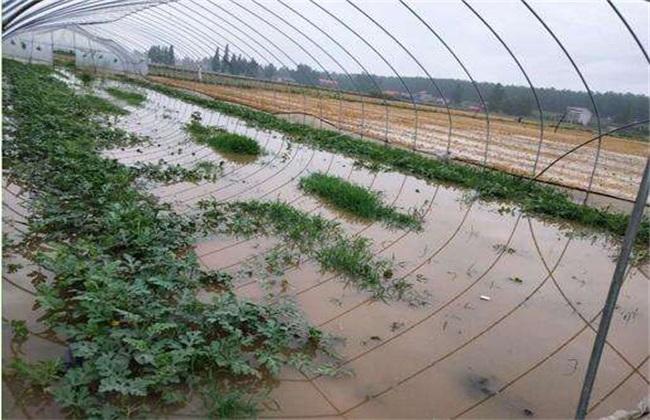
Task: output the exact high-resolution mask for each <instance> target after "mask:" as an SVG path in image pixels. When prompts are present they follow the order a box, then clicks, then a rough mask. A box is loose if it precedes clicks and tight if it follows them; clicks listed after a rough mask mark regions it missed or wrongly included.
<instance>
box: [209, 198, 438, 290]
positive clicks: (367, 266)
mask: <svg viewBox="0 0 650 420" xmlns="http://www.w3.org/2000/svg"><path fill="white" fill-rule="evenodd" d="M198 207H199V209H200V210H201V214H200V220H201V224H202V225H203V229H204V230H205V233H206V234H210V233H214V232H215V231H217V232H221V233H227V234H234V235H240V236H244V237H250V236H252V235H265V236H277V237H280V238H281V239H282V245H281V247H282V249H283V250H284V251H285V252H278V250H275V251H272V252H271V253H269V255H273V256H274V259H282V258H287V259H289V260H296V259H297V258H296V256H295V254H296V253H298V254H300V253H304V254H307V255H309V256H310V257H312V258H314V259H315V260H316V261H317V262H318V263H319V264H320V266H321V268H322V269H323V270H324V271H330V272H334V273H337V274H339V275H341V276H342V277H343V278H344V279H345V280H346V281H347V282H348V283H351V284H353V285H354V286H356V287H357V288H358V289H360V290H366V291H369V292H371V293H372V294H373V296H374V297H375V298H377V299H382V300H387V299H407V300H409V301H411V302H413V301H415V300H418V301H422V300H423V299H425V298H424V297H422V296H419V295H418V293H417V292H415V291H414V290H413V289H412V285H411V284H410V283H408V282H407V281H406V280H405V279H393V278H392V277H393V275H392V273H393V265H394V262H393V261H392V260H387V259H382V258H376V257H375V256H374V254H373V252H372V248H371V242H370V241H369V240H368V239H366V238H363V237H350V236H347V235H346V234H345V233H344V232H343V229H342V228H341V227H340V225H339V224H338V223H336V222H332V221H329V220H326V219H324V218H323V217H321V216H312V215H309V214H307V213H305V212H304V211H300V210H298V209H295V208H293V207H291V206H290V205H288V204H286V203H283V202H279V201H274V202H263V201H256V200H252V201H240V202H234V203H221V202H218V201H216V200H202V201H200V202H199V204H198ZM275 254H277V255H275ZM298 258H299V257H298Z"/></svg>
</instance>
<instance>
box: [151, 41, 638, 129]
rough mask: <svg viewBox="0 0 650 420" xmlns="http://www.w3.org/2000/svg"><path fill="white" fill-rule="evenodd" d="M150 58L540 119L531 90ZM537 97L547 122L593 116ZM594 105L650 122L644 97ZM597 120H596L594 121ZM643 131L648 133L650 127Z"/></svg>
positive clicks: (222, 56)
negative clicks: (573, 114) (570, 115)
mask: <svg viewBox="0 0 650 420" xmlns="http://www.w3.org/2000/svg"><path fill="white" fill-rule="evenodd" d="M148 57H149V59H150V61H151V62H152V63H160V64H167V65H174V64H178V65H180V66H182V67H185V68H189V69H196V68H198V67H201V68H203V69H204V70H210V71H214V72H218V73H227V74H232V75H240V76H248V77H255V78H261V79H267V80H284V81H293V82H295V83H300V84H304V85H309V86H317V85H319V84H320V80H321V79H329V78H330V77H331V78H332V79H333V80H335V81H336V82H337V83H338V86H339V88H340V89H343V90H349V91H355V92H360V93H363V94H367V95H372V96H377V97H387V94H386V92H397V93H398V94H400V95H401V96H402V97H403V98H404V99H408V98H409V96H408V91H410V92H411V93H417V94H420V93H421V92H426V93H427V94H429V95H430V96H433V97H435V98H437V99H438V101H439V102H440V101H441V95H440V93H442V97H444V98H445V100H446V101H447V103H448V104H449V105H450V106H453V107H458V108H463V107H468V106H471V105H475V106H481V98H480V97H479V95H478V93H477V89H478V91H480V93H481V96H482V98H483V102H485V103H486V104H487V107H488V109H489V110H490V112H494V113H501V114H506V115H511V116H515V117H528V118H539V110H538V108H537V103H536V101H535V98H534V96H533V94H532V91H531V89H530V88H529V87H527V86H513V85H502V84H501V83H490V82H478V83H477V84H476V87H475V86H474V85H473V84H472V83H471V82H469V81H465V80H457V79H434V81H435V84H436V85H437V89H436V86H434V84H433V83H432V82H431V80H429V79H428V78H424V77H402V80H400V79H398V78H397V77H393V76H377V75H370V76H368V75H366V74H352V75H346V74H341V73H329V74H326V73H324V72H319V71H317V70H315V69H313V68H311V67H310V66H309V65H306V64H299V65H298V66H297V67H296V68H295V69H289V68H287V67H276V66H275V65H274V64H272V63H269V64H266V65H262V64H260V63H258V62H257V61H256V60H255V59H253V58H246V57H244V56H242V55H241V54H235V53H233V52H232V51H231V49H230V46H229V45H226V46H225V48H224V50H223V52H222V51H221V50H220V48H216V50H215V53H214V55H212V57H204V58H202V59H200V60H192V59H189V58H183V59H182V60H180V61H179V60H177V59H176V58H175V57H174V46H173V45H170V46H169V47H165V46H158V45H155V46H152V47H151V48H150V49H149V51H148ZM438 89H439V90H440V92H438ZM536 92H537V96H538V98H539V102H540V105H541V108H542V110H543V113H544V116H545V118H547V119H549V120H559V119H560V118H561V117H562V115H564V113H565V112H566V109H567V107H583V108H587V109H589V110H591V111H593V107H592V104H591V100H590V98H589V96H588V94H587V93H586V92H581V91H573V90H568V89H555V88H536ZM594 101H595V102H596V105H597V107H598V111H599V114H600V117H601V119H602V120H603V121H604V123H605V124H618V125H621V124H627V123H630V122H633V121H643V120H647V119H649V118H650V116H649V114H650V111H649V109H650V106H649V105H650V103H649V101H648V97H647V96H646V95H637V94H632V93H617V92H604V93H600V92H598V93H595V94H594ZM594 120H595V119H592V121H594ZM594 122H595V121H594ZM641 130H643V131H644V132H645V131H647V126H646V127H644V128H642V129H641Z"/></svg>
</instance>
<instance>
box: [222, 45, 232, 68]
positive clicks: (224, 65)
mask: <svg viewBox="0 0 650 420" xmlns="http://www.w3.org/2000/svg"><path fill="white" fill-rule="evenodd" d="M229 52H230V47H229V45H228V44H226V49H225V50H224V52H223V58H222V59H221V71H222V72H224V73H230V71H231V69H230V55H229Z"/></svg>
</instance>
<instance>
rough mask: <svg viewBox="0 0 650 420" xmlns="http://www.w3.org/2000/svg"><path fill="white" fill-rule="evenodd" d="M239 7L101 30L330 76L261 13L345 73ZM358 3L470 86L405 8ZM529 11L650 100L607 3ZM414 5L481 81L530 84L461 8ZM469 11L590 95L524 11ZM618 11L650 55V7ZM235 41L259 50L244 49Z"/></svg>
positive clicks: (214, 7)
mask: <svg viewBox="0 0 650 420" xmlns="http://www.w3.org/2000/svg"><path fill="white" fill-rule="evenodd" d="M235 1H236V2H237V3H238V4H240V5H241V6H243V7H240V6H238V5H237V4H235V3H233V2H232V1H226V0H224V1H221V0H220V1H209V0H179V1H177V2H173V3H170V4H168V5H164V6H160V7H156V8H153V9H151V10H148V11H144V12H140V13H138V14H134V15H132V16H129V17H127V18H125V19H123V20H121V21H119V22H117V23H114V24H110V25H102V26H99V27H96V28H94V31H95V32H96V33H98V34H101V35H103V36H106V37H113V38H117V39H121V40H122V42H123V43H125V44H126V45H127V47H128V46H131V47H133V48H136V49H143V48H145V47H146V46H148V45H151V44H153V43H160V44H162V43H171V42H173V43H174V46H175V48H176V51H177V54H179V55H181V56H183V55H186V56H191V57H193V58H198V57H200V56H204V55H211V54H212V52H213V51H214V48H215V47H216V45H217V44H218V43H219V44H222V45H223V44H225V43H226V42H228V43H229V44H230V45H231V50H233V51H235V52H240V51H241V52H244V53H246V55H250V56H253V57H255V58H256V59H257V60H258V61H259V62H261V63H262V64H265V63H266V59H269V60H270V61H273V62H275V64H276V65H277V64H279V63H278V61H281V62H283V63H284V64H288V65H291V64H292V62H298V63H306V64H309V65H310V66H312V67H313V68H315V69H318V70H321V68H320V67H319V65H318V64H317V63H316V62H315V60H314V59H312V58H310V57H309V55H308V54H307V53H305V51H304V50H303V49H301V48H300V47H299V46H297V45H296V44H295V43H294V42H292V41H291V40H289V39H288V38H287V37H285V36H284V35H282V34H280V33H279V32H277V31H276V30H274V29H273V28H272V27H271V26H269V25H267V24H266V23H264V22H262V21H261V20H259V19H258V18H257V17H255V16H254V15H253V14H252V13H250V12H253V13H255V14H258V15H259V16H261V17H263V18H264V19H267V20H268V21H269V22H270V23H272V24H273V25H275V26H277V27H278V28H280V29H282V30H283V31H285V32H286V34H287V35H288V37H289V38H291V39H293V40H295V42H296V43H299V44H300V45H301V46H302V47H303V48H304V49H306V50H307V51H308V52H309V53H310V54H311V55H312V56H313V57H314V58H315V59H316V60H317V61H318V62H320V63H321V64H322V65H323V66H324V67H325V68H326V69H328V70H332V71H337V72H341V71H342V70H341V68H340V67H339V66H338V65H337V64H336V63H335V62H334V61H333V60H332V59H331V58H330V57H328V55H327V54H326V53H324V52H323V51H321V50H320V49H319V48H318V47H316V46H315V45H314V44H312V43H311V42H310V41H308V40H306V39H305V38H303V37H302V36H301V35H299V34H298V33H296V32H295V31H294V30H293V29H291V28H290V27H289V26H288V25H287V24H285V23H284V22H282V21H281V20H280V19H278V18H277V17H275V16H273V15H272V14H270V13H269V12H267V11H265V10H264V9H263V8H262V7H260V6H259V5H256V4H254V3H253V2H252V1H250V0H235ZM259 1H260V2H261V3H262V4H263V5H264V6H266V7H267V8H269V9H271V10H273V11H274V12H276V13H278V14H279V15H280V16H282V17H283V18H285V19H287V20H288V21H289V22H291V24H293V25H295V26H296V27H297V28H299V29H300V30H302V31H304V32H305V33H306V34H307V35H308V36H309V37H310V38H312V39H313V40H314V42H315V43H316V44H318V45H319V46H320V47H322V48H323V49H325V50H326V51H327V52H328V53H329V54H330V55H332V56H333V57H334V58H335V59H336V60H337V61H338V62H339V63H340V64H341V65H342V66H343V67H344V68H345V69H346V70H347V71H349V72H350V73H360V72H361V71H362V70H361V67H360V66H359V65H358V64H356V63H355V61H354V60H353V59H351V58H350V57H349V56H348V55H347V54H346V53H345V52H344V51H343V50H342V49H340V48H339V47H338V46H336V45H335V44H334V43H333V42H331V41H330V40H329V39H327V37H326V36H325V35H323V34H322V33H320V32H319V31H318V30H317V29H315V28H314V27H313V26H311V25H310V24H308V23H306V22H305V21H303V20H302V19H301V18H299V17H298V16H297V15H295V14H293V12H291V11H290V10H289V9H287V8H285V7H284V6H282V5H281V4H280V3H278V2H277V1H275V0H259ZM353 1H354V3H355V4H356V5H357V6H359V7H360V8H362V9H363V10H364V11H365V12H366V13H368V14H369V15H370V16H372V17H373V18H374V19H376V20H377V21H378V22H379V23H380V24H382V25H383V26H384V27H385V28H386V29H387V30H389V31H390V32H391V33H392V34H393V35H394V36H395V37H396V38H397V39H399V41H400V42H402V43H403V44H404V46H405V47H406V48H408V49H409V51H410V52H411V53H412V54H413V55H414V56H415V57H417V59H418V60H419V61H420V62H421V63H422V65H423V66H424V67H425V68H426V69H427V70H428V71H429V73H430V74H431V75H432V76H433V77H441V78H461V79H466V78H467V77H466V76H465V74H464V73H463V71H462V69H461V68H460V66H459V65H458V64H457V63H456V61H455V60H454V59H453V58H452V56H451V55H450V54H449V52H448V51H446V50H445V49H444V48H443V46H442V45H441V43H440V42H439V41H438V40H437V39H436V38H435V37H434V36H433V35H432V34H431V33H430V32H428V31H427V29H426V28H425V27H424V26H423V25H422V24H421V23H420V22H419V21H418V20H417V19H416V18H415V17H414V16H413V15H412V14H411V13H410V12H409V11H408V10H407V9H406V8H405V7H404V6H403V5H401V4H399V3H398V2H397V1H396V0H395V1H393V0H390V1H389V0H386V1H368V0H353ZM286 2H287V3H288V4H289V5H290V6H291V7H293V8H294V9H296V10H297V11H299V12H300V13H302V14H304V15H305V16H306V17H307V18H308V19H309V20H310V21H311V22H313V23H315V24H317V25H318V27H319V28H321V29H323V30H324V31H326V32H327V33H328V34H329V35H330V36H332V37H333V38H335V39H336V40H337V41H338V42H339V43H341V44H342V45H343V46H344V47H345V48H346V49H348V51H349V52H350V53H351V54H353V55H354V56H355V57H356V58H357V60H359V61H360V62H361V63H362V64H363V66H365V67H366V68H367V69H368V71H370V72H371V73H377V74H383V75H393V74H394V73H393V72H392V70H391V69H390V68H389V66H387V65H386V64H385V63H384V62H383V60H382V59H381V58H379V57H378V56H377V54H376V53H375V52H373V51H372V49H371V48H369V47H368V46H367V45H365V44H364V42H363V41H361V40H360V39H359V38H358V37H356V36H355V35H354V34H353V33H352V32H350V31H348V30H347V29H345V28H344V27H343V26H342V25H341V24H339V23H337V22H336V21H335V20H334V19H332V18H331V17H330V16H328V15H327V14H326V13H324V12H323V11H322V10H320V9H319V8H318V7H316V6H315V5H314V4H311V3H309V2H307V1H295V0H286ZM215 3H216V4H215ZM529 3H530V5H531V6H532V7H533V8H534V9H535V10H536V11H537V13H538V14H539V15H540V16H541V17H542V18H543V19H544V20H545V22H546V23H547V24H548V25H549V27H550V28H551V29H552V30H553V31H555V33H556V34H557V35H558V37H559V38H560V40H561V41H562V42H563V43H564V45H565V47H566V48H567V50H568V51H569V52H570V53H571V55H572V56H573V58H574V59H575V61H576V63H577V64H578V66H579V67H580V69H581V71H582V72H583V74H584V76H585V78H586V79H587V81H588V83H589V85H590V87H591V88H592V89H593V90H595V91H608V90H613V91H619V92H627V91H630V92H634V93H644V94H647V93H648V66H647V64H646V62H645V59H644V57H643V55H642V54H641V51H640V50H639V48H638V46H637V45H636V44H635V43H634V41H633V39H632V37H631V36H630V34H629V33H628V32H627V30H626V28H625V27H624V26H623V24H622V23H621V21H620V20H619V18H618V17H617V16H616V15H615V14H614V12H613V10H612V9H611V8H610V6H609V5H608V4H607V3H606V1H605V0H602V1H601V0H598V1H596V0H591V1H589V0H585V1H578V0H576V1H541V0H538V1H534V0H531V1H530V2H529ZM319 4H320V5H321V6H322V7H324V8H326V9H327V10H328V11H330V12H331V13H332V14H334V15H336V16H337V17H339V18H340V19H341V20H342V21H344V22H345V23H346V24H347V25H349V26H350V27H351V28H352V29H353V30H354V31H356V32H358V33H359V34H360V35H361V36H362V38H363V39H364V40H366V41H368V42H369V43H370V44H371V45H372V46H373V47H374V48H375V49H377V50H378V51H379V52H380V53H381V54H382V55H384V57H385V58H386V59H387V60H388V61H389V62H390V64H391V65H392V66H393V67H394V68H395V70H396V71H397V72H398V73H399V74H401V75H408V76H413V75H422V76H423V75H424V72H423V71H422V70H421V69H420V68H419V67H418V65H417V64H416V63H415V62H414V61H413V60H412V59H411V58H410V57H409V56H408V54H406V53H405V52H404V51H403V50H402V49H401V48H400V47H399V46H398V45H397V44H396V43H395V42H394V41H392V40H391V39H390V38H389V37H388V36H387V35H385V34H384V33H383V32H382V31H381V30H380V29H379V28H378V27H377V26H376V25H374V24H373V23H372V22H371V21H370V20H369V19H367V18H366V17H365V16H363V14H361V13H360V12H359V11H357V10H356V9H355V8H354V7H353V6H351V5H350V4H348V3H346V2H344V1H338V0H337V1H320V2H319ZM409 4H410V5H411V7H412V8H413V9H414V10H415V11H416V12H417V13H418V14H420V15H421V16H422V18H423V19H424V20H425V21H427V22H428V23H429V24H430V25H431V26H432V27H433V28H434V29H435V30H436V31H437V32H438V33H439V34H440V35H441V36H442V37H443V38H444V39H445V41H446V42H447V43H448V44H449V45H450V46H451V47H452V48H453V49H454V51H455V52H456V54H457V55H458V56H459V57H460V59H461V60H462V61H463V62H464V64H465V65H466V66H467V68H468V70H469V71H470V73H471V74H472V76H473V77H474V78H475V79H476V80H479V81H492V82H501V83H504V84H518V85H525V79H524V77H523V76H522V74H521V72H520V71H519V70H518V68H517V67H516V65H515V63H514V62H513V60H512V59H511V58H510V57H509V55H508V54H507V53H506V51H505V50H504V49H503V47H502V46H501V45H500V44H499V43H498V42H497V41H496V39H495V38H494V37H493V36H492V34H491V33H490V32H489V31H488V29H487V28H486V27H485V26H484V25H483V23H481V22H480V21H479V20H478V18H477V17H476V16H475V15H474V14H473V13H472V12H471V11H470V10H469V8H467V7H466V6H465V5H463V4H462V3H461V2H460V1H459V0H458V1H456V0H453V1H411V2H409ZM470 4H471V5H472V7H474V8H475V9H476V10H477V11H478V12H479V13H480V14H481V15H482V16H483V17H484V19H485V20H486V21H487V22H489V23H490V24H491V25H493V26H494V28H495V29H496V30H497V31H498V32H499V33H500V34H501V36H502V37H503V39H504V40H505V41H506V42H507V43H508V45H509V46H510V48H511V49H512V50H513V52H514V53H515V54H516V55H517V57H518V58H519V59H520V61H521V63H522V65H523V66H524V68H525V69H526V70H527V71H528V72H529V75H530V78H531V80H532V81H533V83H534V84H535V85H536V86H544V87H548V86H553V87H556V88H561V89H562V88H568V89H578V90H582V89H583V85H582V84H581V82H580V79H579V78H578V76H577V74H576V73H575V71H574V70H573V68H572V66H571V65H570V63H569V61H568V60H567V58H566V57H565V56H564V54H563V53H562V51H561V50H560V48H559V47H558V46H557V44H556V43H555V41H553V39H552V38H551V37H550V36H549V34H548V33H547V32H546V30H545V29H544V28H543V27H542V25H541V24H540V23H539V22H538V21H537V20H536V19H535V17H534V16H533V15H532V14H531V13H530V11H528V9H526V7H525V6H524V5H523V4H522V3H521V2H519V1H515V0H512V1H479V0H470ZM616 5H617V7H618V8H619V10H620V11H621V12H622V13H623V15H624V16H625V17H626V18H627V19H628V22H629V23H630V25H631V26H632V27H633V29H634V30H635V31H636V33H637V35H638V36H639V38H640V39H641V41H642V43H643V44H644V45H645V47H646V49H648V45H649V43H650V42H649V33H648V31H649V29H648V26H649V10H650V8H649V6H648V3H647V2H644V1H642V0H629V1H617V2H616ZM220 7H221V8H220ZM244 8H245V9H249V10H250V12H249V11H246V10H245V9H244ZM227 12H230V13H232V14H234V15H235V16H237V17H239V18H240V19H242V20H243V21H245V22H246V23H248V24H250V25H251V27H252V28H254V29H255V30H257V31H259V32H260V33H261V34H262V35H264V37H266V38H268V40H265V39H263V37H262V36H261V35H258V34H256V33H255V31H254V30H253V29H250V28H247V27H246V25H245V24H242V23H240V22H237V21H236V19H235V18H233V17H232V16H229V15H228V14H227ZM212 14H214V15H215V16H213V15H212ZM220 18H223V19H224V20H226V21H227V22H224V21H222V20H220ZM223 28H227V29H228V31H230V32H231V33H228V31H226V30H224V29H223ZM233 34H234V35H236V36H237V37H239V38H240V39H243V40H245V41H246V42H247V43H248V44H249V45H250V46H251V47H252V48H249V47H248V46H245V45H243V43H242V42H241V41H239V40H237V39H236V37H235V36H234V35H233ZM273 44H275V46H274V45H273ZM276 46H277V48H276ZM253 49H255V50H257V51H258V52H259V53H261V54H258V53H257V52H255V51H254V50H253ZM274 57H277V59H276V58H274ZM278 59H279V60H278Z"/></svg>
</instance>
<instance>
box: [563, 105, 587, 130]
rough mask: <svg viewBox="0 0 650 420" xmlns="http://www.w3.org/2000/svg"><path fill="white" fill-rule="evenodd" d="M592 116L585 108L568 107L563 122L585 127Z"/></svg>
mask: <svg viewBox="0 0 650 420" xmlns="http://www.w3.org/2000/svg"><path fill="white" fill-rule="evenodd" d="M592 115H593V114H592V113H591V111H590V110H588V109H587V108H581V107H577V106H569V107H567V109H566V117H565V121H566V122H570V123H574V124H582V125H585V126H586V125H589V122H590V121H591V117H592Z"/></svg>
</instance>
